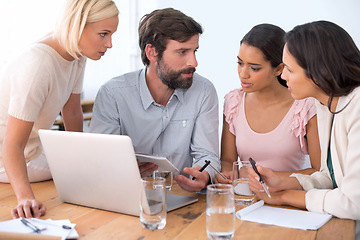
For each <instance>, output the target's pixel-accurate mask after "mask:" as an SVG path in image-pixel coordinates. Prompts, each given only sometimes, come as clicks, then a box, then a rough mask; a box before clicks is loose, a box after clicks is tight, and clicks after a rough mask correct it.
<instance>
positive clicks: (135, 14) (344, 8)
mask: <svg viewBox="0 0 360 240" xmlns="http://www.w3.org/2000/svg"><path fill="white" fill-rule="evenodd" d="M64 2H65V1H64V0H31V1H29V0H0V29H1V37H0V49H1V51H0V70H1V69H3V68H4V66H5V65H6V63H7V62H9V61H11V59H12V58H14V57H16V56H17V55H18V54H20V53H21V51H22V49H24V48H25V47H27V46H28V45H29V44H31V43H32V42H34V41H36V40H37V39H39V38H41V37H42V36H43V35H45V34H46V33H48V32H50V31H52V28H53V26H54V25H55V22H56V19H57V15H58V13H59V10H60V9H61V8H62V6H63V4H64ZM115 2H116V5H117V6H118V8H119V10H120V24H119V27H118V31H117V32H116V33H115V34H114V35H113V48H112V49H110V50H109V51H108V52H107V53H106V55H105V56H104V57H103V58H102V59H100V60H99V61H92V60H88V62H87V68H86V73H85V82H84V91H83V99H85V100H93V99H94V98H95V96H96V93H97V91H98V89H99V87H100V86H101V85H102V84H103V83H105V82H106V81H107V80H109V79H111V78H113V77H115V76H117V75H120V74H123V73H126V72H129V71H133V70H136V69H139V68H142V67H143V65H142V62H141V60H140V51H139V47H138V36H137V27H138V23H139V20H140V19H141V17H142V16H143V15H144V14H146V13H149V12H151V11H153V10H154V9H157V8H165V7H173V8H176V9H179V10H181V11H182V12H184V13H185V14H187V15H189V16H191V17H193V18H194V19H195V20H196V21H198V22H199V23H200V24H201V25H202V26H203V28H204V33H203V34H202V36H201V37H200V48H199V51H198V53H197V59H198V63H199V66H198V67H197V72H198V73H199V74H201V75H203V76H205V77H207V78H208V79H209V80H210V81H212V82H213V84H214V85H215V87H216V89H217V92H218V96H219V102H220V105H219V116H220V119H222V105H223V98H224V96H225V94H226V93H228V92H229V91H230V90H232V89H234V88H239V87H240V83H239V79H238V75H237V59H236V56H237V54H238V51H239V42H240V40H241V39H242V37H243V36H244V35H245V34H246V33H247V32H248V31H249V30H250V29H251V28H252V27H253V26H254V25H257V24H260V23H271V24H275V25H278V26H280V27H282V28H283V29H284V30H285V31H289V30H291V29H292V28H293V27H294V26H296V25H299V24H303V23H306V22H311V21H316V20H328V21H332V22H335V23H337V24H338V25H340V26H341V27H343V28H344V29H345V30H346V31H348V33H349V34H350V35H351V36H352V37H353V39H354V41H355V43H356V44H357V46H358V47H359V46H360V28H359V26H360V14H359V12H360V1H359V0H344V1H339V0H302V1H291V0H274V1H269V0H257V1H244V0H223V1H219V0H115ZM221 122H222V121H220V123H221ZM220 129H221V126H220Z"/></svg>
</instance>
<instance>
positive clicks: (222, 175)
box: [209, 161, 227, 180]
mask: <svg viewBox="0 0 360 240" xmlns="http://www.w3.org/2000/svg"><path fill="white" fill-rule="evenodd" d="M209 162H210V161H209ZM209 166H210V167H211V168H212V169H214V171H215V172H217V173H218V174H219V175H220V176H221V177H222V178H223V179H225V180H227V178H226V177H225V176H224V174H222V173H221V172H219V170H217V169H216V168H215V167H214V166H213V165H212V164H211V163H209Z"/></svg>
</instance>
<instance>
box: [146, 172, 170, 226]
mask: <svg viewBox="0 0 360 240" xmlns="http://www.w3.org/2000/svg"><path fill="white" fill-rule="evenodd" d="M141 182H142V185H143V189H142V191H141V195H140V222H141V225H142V226H143V228H146V229H151V230H155V229H163V228H164V227H165V225H166V190H165V179H164V178H161V177H146V178H142V179H141Z"/></svg>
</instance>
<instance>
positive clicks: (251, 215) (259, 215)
mask: <svg viewBox="0 0 360 240" xmlns="http://www.w3.org/2000/svg"><path fill="white" fill-rule="evenodd" d="M236 217H237V218H239V219H240V220H245V221H250V222H258V223H264V224H270V225H276V226H281V227H288V228H298V229H303V230H317V229H319V228H320V227H321V226H323V225H324V224H325V223H326V222H327V221H329V220H330V219H331V217H332V215H330V214H323V213H315V212H309V211H302V210H293V209H285V208H278V207H269V206H264V201H263V200H261V201H258V202H256V203H254V204H252V205H250V206H249V207H246V208H244V209H241V210H239V211H237V212H236Z"/></svg>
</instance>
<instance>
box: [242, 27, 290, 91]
mask: <svg viewBox="0 0 360 240" xmlns="http://www.w3.org/2000/svg"><path fill="white" fill-rule="evenodd" d="M284 36H285V31H284V30H282V29H281V28H280V27H278V26H275V25H272V24H266V23H264V24H259V25H256V26H255V27H253V28H252V29H251V30H250V31H249V32H248V33H247V34H246V35H245V36H244V37H243V39H242V40H241V41H240V45H241V44H243V43H246V44H247V45H250V46H253V47H256V48H258V49H260V50H261V52H262V53H263V54H264V55H265V57H266V59H267V60H268V61H270V64H271V66H272V67H273V68H276V67H278V66H279V64H281V63H282V54H283V49H284V45H285V40H284ZM277 78H278V81H279V82H280V84H281V85H283V86H285V87H287V85H286V81H285V80H283V79H282V78H281V74H280V75H279V76H277Z"/></svg>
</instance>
